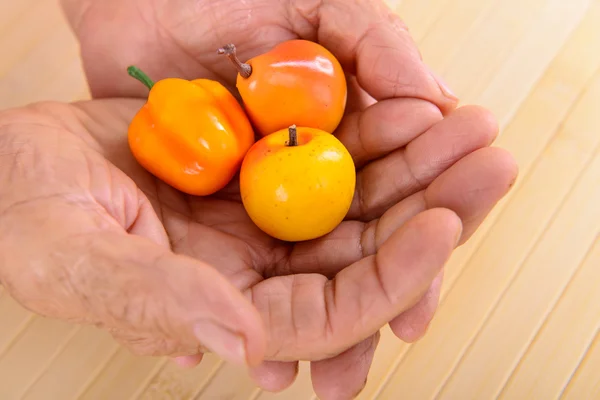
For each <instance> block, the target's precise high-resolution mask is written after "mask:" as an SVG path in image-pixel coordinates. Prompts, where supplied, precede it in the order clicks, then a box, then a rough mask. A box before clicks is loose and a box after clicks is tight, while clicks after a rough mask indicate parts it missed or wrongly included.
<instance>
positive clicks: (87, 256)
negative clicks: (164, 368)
mask: <svg viewBox="0 0 600 400" xmlns="http://www.w3.org/2000/svg"><path fill="white" fill-rule="evenodd" d="M71 197H72V199H71V200H66V199H65V198H62V196H55V197H52V198H49V199H44V202H43V203H38V202H35V201H34V202H22V203H19V204H15V205H13V206H12V207H11V208H9V209H8V211H5V213H4V214H3V224H4V222H6V226H13V227H19V229H18V230H15V231H14V232H13V233H12V234H10V235H2V239H3V240H2V241H1V242H0V248H11V247H12V248H14V249H22V248H23V247H22V246H20V244H21V243H22V242H24V241H26V242H27V243H29V248H28V250H27V251H26V252H24V251H11V252H5V251H2V252H0V253H3V257H2V260H0V261H1V262H0V265H14V266H20V268H2V271H1V275H2V276H1V277H0V278H1V279H2V281H3V282H5V283H8V284H7V287H8V288H10V291H11V292H12V293H13V295H14V296H15V298H16V299H17V301H19V302H20V303H21V304H23V305H24V306H25V307H27V308H29V309H31V310H33V311H34V312H36V313H39V314H42V315H46V316H49V317H54V318H60V319H66V320H71V321H77V322H83V323H91V324H95V325H98V326H101V327H103V328H105V329H107V330H109V331H110V332H113V333H115V335H116V336H118V337H120V338H122V339H125V340H128V341H129V344H130V346H129V347H130V348H131V350H132V351H134V352H135V353H137V354H142V355H159V356H162V355H165V356H172V355H192V354H194V353H197V350H198V348H199V346H200V345H202V346H205V347H206V348H208V349H209V350H211V351H212V352H215V353H217V354H218V355H220V356H221V357H223V358H225V359H227V360H229V361H231V362H233V363H237V364H250V365H254V364H256V363H258V362H260V361H261V360H262V358H263V355H264V351H265V347H266V343H265V342H266V339H265V337H266V334H265V331H264V326H263V324H262V321H261V317H260V315H259V314H258V312H257V310H256V309H255V308H254V307H253V306H252V304H251V303H250V302H249V301H248V300H247V299H246V298H245V297H244V296H243V295H242V293H241V292H240V291H239V290H238V289H236V288H235V287H234V286H232V285H231V284H230V283H229V282H228V281H227V279H226V278H225V277H224V276H222V275H221V274H220V273H219V272H218V271H217V270H215V269H214V268H212V267H210V266H209V265H207V264H204V263H202V262H199V261H197V260H194V259H192V258H189V257H184V256H180V255H175V254H173V253H172V252H170V250H169V249H168V248H164V247H161V246H158V245H157V244H155V243H154V242H153V241H151V240H150V239H147V238H142V237H138V236H134V235H130V234H127V233H125V232H123V231H122V230H120V227H119V228H117V226H118V224H117V223H115V222H112V223H111V222H110V221H112V219H111V218H110V217H109V216H108V214H106V212H105V211H104V210H103V209H102V208H101V207H100V206H98V205H97V204H95V203H87V199H84V198H81V199H80V198H78V197H77V196H71ZM71 197H67V198H71ZM77 199H79V200H77ZM76 201H77V203H76V204H75V203H74V202H76ZM42 204H43V206H41V205H42ZM65 216H68V218H65ZM3 226H4V225H3ZM82 227H85V229H84V230H82ZM49 230H51V232H50V231H49ZM4 246H7V247H4ZM4 253H6V254H4ZM32 254H35V260H33V259H32V258H31V255H32ZM32 262H34V263H35V264H32ZM33 265H38V266H39V267H34V266H33Z"/></svg>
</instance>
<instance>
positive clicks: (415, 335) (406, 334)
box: [389, 270, 444, 343]
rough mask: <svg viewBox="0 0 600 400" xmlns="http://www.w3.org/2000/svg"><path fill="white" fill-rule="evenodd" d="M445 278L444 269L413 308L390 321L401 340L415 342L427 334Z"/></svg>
mask: <svg viewBox="0 0 600 400" xmlns="http://www.w3.org/2000/svg"><path fill="white" fill-rule="evenodd" d="M443 278H444V272H443V270H442V272H440V273H439V275H438V276H437V277H436V278H435V279H434V280H433V283H432V284H431V286H430V287H429V290H427V293H425V296H423V298H421V300H419V302H418V303H417V304H416V305H415V306H414V307H413V308H411V309H410V310H408V311H406V312H404V313H402V314H400V315H399V316H397V317H396V318H394V319H393V320H391V321H390V324H389V325H390V328H391V330H392V332H394V334H395V335H396V336H397V337H398V338H399V339H400V340H403V341H405V342H407V343H413V342H416V341H417V340H419V339H420V338H422V337H423V335H425V333H426V332H427V328H428V327H429V324H430V323H431V320H432V319H433V316H434V315H435V312H436V310H437V307H438V302H439V299H440V292H441V289H442V281H443Z"/></svg>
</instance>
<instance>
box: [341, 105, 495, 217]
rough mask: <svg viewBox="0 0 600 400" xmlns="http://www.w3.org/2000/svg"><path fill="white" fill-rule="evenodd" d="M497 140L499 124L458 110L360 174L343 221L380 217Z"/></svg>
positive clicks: (478, 111)
mask: <svg viewBox="0 0 600 400" xmlns="http://www.w3.org/2000/svg"><path fill="white" fill-rule="evenodd" d="M497 134H498V123H497V121H496V119H495V118H494V116H493V115H492V114H491V113H490V112H489V111H487V110H485V109H483V108H481V107H477V106H465V107H462V108H460V109H458V110H456V111H455V112H454V113H452V114H451V115H449V116H448V117H447V118H445V119H444V120H442V121H440V122H439V123H437V124H435V125H434V126H433V127H431V129H429V130H428V131H427V132H425V133H424V134H422V135H420V136H419V137H417V138H416V139H414V140H413V141H411V142H410V143H409V144H408V145H407V146H406V147H405V148H401V149H398V150H396V151H394V152H393V153H391V154H389V155H388V156H386V157H384V158H382V159H380V160H377V161H374V162H371V163H369V164H368V165H366V166H365V167H364V168H363V169H362V170H361V171H359V173H358V174H357V180H356V191H355V196H354V199H353V202H352V205H351V208H350V211H349V213H348V216H347V219H360V220H362V221H370V220H372V219H374V218H378V217H380V216H381V215H382V214H383V213H384V212H385V211H386V210H387V209H389V208H390V207H391V206H393V205H394V204H396V203H398V202H399V201H400V200H402V199H404V198H405V197H408V196H410V195H412V194H414V193H416V192H418V191H419V190H422V189H424V188H426V187H427V186H428V185H429V184H430V183H431V182H433V180H434V179H435V178H436V177H438V176H439V175H440V174H441V173H442V172H444V171H445V170H446V169H448V168H449V167H450V166H452V165H453V164H454V163H456V162H457V161H458V160H460V159H462V158H463V157H464V156H466V155H467V154H470V153H472V152H473V151H475V150H477V149H480V148H482V147H485V146H488V145H490V144H491V143H492V141H493V140H494V139H495V137H496V136H497Z"/></svg>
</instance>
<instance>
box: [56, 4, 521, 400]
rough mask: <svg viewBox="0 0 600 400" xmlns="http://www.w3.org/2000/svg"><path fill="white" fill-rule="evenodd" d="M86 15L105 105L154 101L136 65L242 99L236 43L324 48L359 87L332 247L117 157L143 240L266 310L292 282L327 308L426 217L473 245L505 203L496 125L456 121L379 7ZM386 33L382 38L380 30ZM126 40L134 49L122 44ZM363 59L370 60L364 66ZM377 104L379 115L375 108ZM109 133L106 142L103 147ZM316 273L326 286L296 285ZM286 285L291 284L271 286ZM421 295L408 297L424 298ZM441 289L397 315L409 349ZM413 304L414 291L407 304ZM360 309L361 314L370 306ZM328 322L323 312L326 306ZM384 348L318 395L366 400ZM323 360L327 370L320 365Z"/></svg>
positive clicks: (320, 372) (124, 10) (347, 125)
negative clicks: (135, 201) (455, 226)
mask: <svg viewBox="0 0 600 400" xmlns="http://www.w3.org/2000/svg"><path fill="white" fill-rule="evenodd" d="M64 1H65V2H66V3H68V2H69V1H73V0H64ZM90 4H92V5H91V6H90V7H89V8H88V10H87V11H88V12H86V13H82V14H81V15H80V17H81V18H77V17H78V15H72V16H71V17H72V18H71V19H72V21H75V23H74V25H75V28H76V31H77V33H78V36H79V38H80V40H81V42H82V52H83V58H84V65H85V68H86V72H87V74H88V78H89V79H90V85H91V88H92V93H93V94H94V95H95V96H96V97H107V96H115V95H119V96H123V95H124V96H130V97H134V96H135V97H143V96H145V95H146V92H145V90H144V88H143V87H141V86H140V85H139V84H138V83H137V82H134V81H133V80H131V79H130V78H128V77H127V76H126V74H125V73H124V71H125V68H126V67H127V66H128V65H129V64H137V65H139V66H140V67H142V68H143V69H144V70H145V71H147V72H148V73H149V74H150V75H151V76H152V77H153V78H154V79H160V78H164V77H171V76H180V77H187V78H196V77H208V78H212V79H218V80H220V81H221V82H223V83H225V84H226V85H228V86H229V88H230V89H232V91H234V92H235V90H234V86H233V82H234V78H235V71H234V70H233V68H232V67H231V66H230V65H229V64H228V61H227V60H226V59H224V58H223V57H219V56H217V55H216V49H217V48H219V47H220V46H222V45H223V44H225V43H229V42H233V43H235V44H236V45H237V47H238V51H239V55H240V58H242V59H248V58H250V57H252V56H254V55H256V54H259V53H261V52H263V51H267V50H268V49H270V48H271V47H272V46H273V45H275V44H276V43H279V42H281V41H284V40H287V39H291V38H296V37H303V38H307V39H312V40H320V41H322V42H325V43H324V44H325V45H326V46H327V47H328V48H329V49H330V50H333V51H334V53H335V54H336V55H337V56H338V58H339V59H340V61H341V62H342V64H343V65H344V67H345V68H346V70H347V72H348V74H349V75H351V76H352V77H351V79H350V83H351V88H350V89H351V98H350V99H349V109H348V114H347V116H346V117H345V119H344V121H343V123H342V125H341V126H340V128H339V130H338V132H336V135H337V136H338V137H339V138H340V139H342V141H343V142H344V143H345V144H346V145H347V147H348V148H349V150H350V151H351V153H352V154H353V155H354V157H355V160H356V162H357V165H358V166H359V168H360V171H359V181H358V189H357V196H356V197H355V202H354V204H353V207H352V210H351V212H350V214H349V216H348V220H347V221H346V222H344V224H342V226H341V227H340V228H339V229H338V230H336V231H335V232H334V233H332V234H331V235H330V236H329V237H328V238H325V239H322V240H317V241H315V242H312V243H306V244H299V245H296V246H290V245H287V244H283V243H281V242H278V241H275V240H272V239H270V238H268V237H266V236H265V235H264V234H262V233H261V232H260V231H258V230H257V229H256V228H255V227H254V226H253V225H252V224H251V223H250V221H249V219H248V218H247V216H246V215H245V213H244V212H243V208H242V207H241V205H240V204H239V202H237V201H236V200H235V198H236V190H235V185H233V186H232V187H231V188H229V189H228V190H226V191H224V192H223V193H221V194H219V195H218V196H213V197H211V198H206V199H197V198H189V197H186V196H182V195H181V194H178V193H176V192H175V191H173V190H171V189H169V188H168V187H166V186H165V185H163V184H160V183H159V182H157V181H156V180H155V179H153V178H152V177H150V176H149V175H147V174H145V173H144V172H143V171H141V170H140V169H139V167H137V166H135V164H134V163H132V160H131V159H129V160H128V161H124V159H121V158H117V159H114V162H115V164H116V165H117V166H118V167H119V168H121V169H122V170H123V171H125V172H126V173H127V174H128V175H129V176H131V177H133V179H134V180H135V181H136V183H137V184H138V185H139V186H140V188H142V190H143V191H144V192H145V193H146V195H147V196H148V198H149V199H151V202H152V204H153V205H154V209H155V210H156V211H157V214H158V216H159V217H158V218H156V217H154V216H151V215H149V214H148V217H147V218H145V219H144V220H140V221H139V224H140V227H142V228H140V230H139V231H138V232H137V233H140V234H145V235H148V233H149V232H158V231H161V229H162V228H160V226H161V225H160V222H162V224H163V225H164V227H165V230H166V235H164V234H163V235H164V236H163V237H162V240H165V241H166V240H168V242H170V244H171V246H172V248H173V249H174V250H175V251H177V252H182V253H185V254H189V255H192V256H194V257H196V258H200V259H203V260H205V261H206V262H208V263H210V264H211V265H213V266H216V267H218V268H220V269H221V271H222V272H223V273H224V274H226V275H227V277H228V278H229V280H230V281H232V282H233V283H234V284H235V285H236V286H237V287H239V288H240V289H248V288H251V287H252V288H254V289H252V291H251V292H256V291H257V290H260V294H261V295H263V296H254V299H257V298H258V299H259V300H258V301H259V302H260V299H261V298H267V299H268V298H276V297H277V296H276V294H278V293H281V292H280V291H281V287H282V286H284V287H285V286H286V285H287V286H288V287H287V292H286V296H287V297H286V300H289V301H290V302H291V300H292V296H291V293H292V292H293V290H292V289H293V286H294V282H296V284H297V283H298V279H297V278H294V276H301V278H300V279H305V278H308V279H310V280H312V281H311V284H310V285H309V286H310V288H311V291H310V292H309V293H311V294H310V295H307V294H304V296H306V299H309V298H311V297H312V298H314V297H315V295H319V292H320V295H321V298H322V297H323V296H322V292H323V285H325V282H326V281H325V280H324V279H323V278H322V276H328V277H332V276H334V275H335V274H336V273H338V272H339V271H341V270H343V269H344V268H346V267H348V266H349V265H351V264H352V263H354V262H357V261H359V260H361V259H369V257H370V256H372V255H373V254H375V253H376V251H377V250H379V249H380V248H381V247H382V246H383V244H384V243H385V242H386V240H387V239H389V238H390V237H391V236H392V234H393V232H395V231H396V230H398V229H402V227H403V226H404V224H405V222H406V221H408V220H409V219H410V218H411V217H413V216H414V215H416V214H418V213H420V212H423V211H424V210H426V209H427V208H432V207H436V206H443V207H447V208H450V209H452V210H454V211H455V212H456V213H457V214H458V215H459V216H460V217H461V218H462V220H463V224H464V226H463V236H462V241H465V240H467V239H468V237H469V236H470V234H471V233H472V232H473V231H474V230H475V229H476V227H477V226H478V224H479V223H480V222H481V220H482V219H483V218H484V217H485V215H486V214H487V212H488V211H489V210H490V209H491V207H492V206H493V205H494V204H495V202H496V201H497V200H498V199H499V198H500V197H502V196H503V195H504V194H505V193H506V190H507V189H508V187H509V186H510V183H511V182H512V180H513V179H514V177H515V175H516V171H515V168H514V164H513V162H512V160H511V159H510V157H508V156H507V155H506V154H505V153H503V152H500V151H498V150H496V149H482V148H483V147H486V146H488V145H489V144H490V142H491V140H492V139H493V137H494V135H495V134H496V126H495V124H494V121H493V120H492V119H491V118H490V116H489V114H488V113H487V112H485V111H484V110H481V109H479V108H474V107H473V108H472V107H468V108H463V109H459V110H458V111H456V112H453V113H450V112H451V111H452V109H453V107H454V105H455V102H454V99H452V98H448V97H446V94H447V93H446V92H445V91H444V88H443V87H440V86H438V83H437V81H436V80H435V78H434V77H432V76H431V75H430V74H429V72H428V70H427V69H426V67H425V66H424V65H422V64H421V63H420V60H419V59H418V52H417V51H416V49H414V47H412V44H411V43H409V39H408V36H407V35H406V33H405V32H404V31H403V26H402V24H401V23H400V22H399V20H398V19H397V18H394V17H392V16H391V15H390V14H389V12H388V11H387V10H386V9H385V8H384V7H383V6H382V4H381V3H379V2H377V1H371V2H355V3H348V2H344V1H334V0H329V1H317V0H315V1H310V0H303V1H294V2H289V4H288V3H286V2H279V1H275V0H249V1H245V2H240V1H233V0H220V1H216V0H215V1H210V2H209V1H206V2H192V1H189V0H170V1H164V0H162V1H161V0H155V1H153V2H152V3H151V5H148V3H147V2H142V1H137V0H134V1H129V2H118V1H116V0H114V1H107V2H103V3H97V2H96V3H95V5H94V4H93V3H90ZM98 4H101V5H98ZM291 5H293V6H291ZM358 9H360V10H358ZM341 15H344V18H342V17H341ZM77 20H78V22H77ZM106 21H111V22H112V23H113V29H111V30H110V31H108V32H105V34H104V35H103V36H101V37H99V36H98V35H97V34H96V32H98V31H99V30H103V28H104V24H105V23H106ZM376 24H379V26H378V27H377V28H373V26H374V25H376ZM352 31H355V32H358V33H357V35H358V37H354V36H353V35H350V34H349V32H352ZM124 37H127V38H128V39H129V40H128V41H123V40H122V38H124ZM114 43H119V44H120V46H114ZM399 49H401V50H400V51H398V50H399ZM361 51H362V53H363V54H362V56H360V55H359V54H357V52H361ZM383 63H385V65H384V64H383ZM386 65H394V66H395V68H389V67H386ZM354 78H356V79H354ZM363 88H364V89H363ZM367 92H368V94H367ZM376 100H378V101H379V102H378V103H377V104H375V105H374V106H372V107H368V106H370V105H372V104H374V103H375V102H376ZM439 110H442V112H443V113H444V114H448V115H447V118H446V119H442V114H441V113H440V111H439ZM122 124H124V122H122ZM105 135H106V132H103V133H101V134H100V135H99V137H100V136H101V137H104V136H105ZM122 155H123V154H121V156H122ZM124 163H126V164H127V165H123V164H124ZM404 227H405V228H406V226H404ZM413 228H414V225H413ZM167 237H168V239H167ZM390 246H391V245H390ZM225 249H226V250H225ZM348 269H351V268H348ZM310 272H317V273H319V274H320V275H321V276H320V277H319V276H316V275H311V276H307V275H294V274H297V273H301V274H302V273H303V274H306V273H310ZM276 275H279V276H281V275H288V277H287V278H286V277H282V278H280V279H271V280H266V281H265V280H264V278H265V277H269V276H276ZM295 279H296V280H295ZM282 282H283V283H284V284H283V285H282ZM438 283H439V282H438ZM418 286H419V285H418V284H416V285H415V287H414V288H411V290H409V291H407V292H412V294H414V293H418V292H419V291H420V288H419V287H418ZM296 289H298V287H297V286H296ZM296 291H297V290H296ZM432 291H433V292H432V295H431V296H425V298H424V299H423V300H422V301H421V302H420V303H419V304H417V306H416V307H415V308H413V309H412V310H409V311H407V312H405V313H404V314H402V313H401V312H400V311H401V310H403V309H402V307H404V309H407V308H408V307H407V306H408V305H410V304H411V303H414V300H415V299H411V301H406V302H405V304H404V305H403V306H402V307H400V306H398V308H397V309H396V314H395V315H392V314H393V313H390V314H389V315H388V316H392V318H391V319H393V316H397V318H395V319H393V320H392V322H391V326H392V328H393V330H394V331H395V332H396V333H397V335H398V336H400V337H401V338H405V339H407V340H413V339H415V338H417V337H418V336H420V335H421V334H422V333H423V331H424V329H425V328H426V326H427V324H428V322H429V319H430V318H431V316H432V314H433V311H434V309H435V304H436V302H437V297H436V291H437V293H439V286H437V287H436V285H434V286H433V289H432ZM251 292H248V293H251ZM253 294H255V293H253ZM412 294H410V293H406V299H408V298H410V297H411V296H412ZM317 298H318V296H317ZM406 299H405V300H406ZM296 301H297V299H296ZM355 305H356V306H359V308H360V304H355ZM262 306H263V307H262V311H263V312H264V311H265V310H269V305H268V304H266V305H265V304H262ZM320 310H321V312H323V313H326V312H327V309H326V308H324V307H321V308H320ZM348 311H350V310H348ZM355 311H359V312H361V311H362V312H368V310H364V309H362V310H355ZM400 314H401V315H400ZM357 315H358V314H357ZM267 317H269V318H271V317H272V315H271V314H269V315H267ZM288 317H289V316H288ZM312 317H313V318H311V319H307V320H306V323H308V326H309V328H308V329H306V330H303V334H306V332H310V333H311V334H310V335H309V336H302V337H299V336H294V335H292V337H294V339H295V340H296V341H297V342H296V343H295V345H292V346H290V345H289V343H287V344H286V346H287V349H288V351H289V349H293V348H296V349H299V348H301V347H303V346H305V343H306V342H310V340H311V339H312V338H314V337H318V335H319V334H320V333H319V329H320V330H321V331H322V328H323V327H322V326H320V327H318V329H317V330H316V331H314V330H313V331H312V332H311V330H310V327H311V326H313V325H312V324H313V323H314V322H315V321H317V322H319V321H322V320H323V319H320V318H318V316H315V315H312ZM358 318H359V319H360V318H361V317H360V315H358ZM345 319H346V320H347V321H345V326H346V328H348V331H351V329H350V328H351V326H352V323H351V321H353V320H354V316H353V315H352V314H350V315H346V316H345ZM389 320H390V318H388V319H387V321H389ZM268 321H269V322H270V323H272V324H275V322H281V321H273V320H271V319H268ZM311 321H312V322H311ZM382 321H383V319H382ZM288 322H289V321H288ZM292 322H293V321H292ZM292 326H296V327H298V326H300V327H301V325H298V324H296V325H294V324H292ZM272 329H273V327H272ZM274 330H275V331H277V329H276V328H275V329H274ZM279 333H280V334H281V333H283V334H289V333H290V331H289V330H288V331H285V330H284V331H283V332H282V331H279ZM363 333H365V332H363ZM358 336H360V335H358ZM358 336H356V335H355V336H353V337H352V338H350V337H347V338H346V339H347V340H346V341H342V342H340V343H338V344H337V345H335V346H332V345H331V344H330V343H329V344H326V345H325V344H324V345H323V348H322V349H325V348H328V349H329V350H330V351H331V352H332V354H331V355H335V354H338V353H339V352H340V351H342V350H344V349H345V348H346V347H347V345H348V344H349V343H350V342H351V339H357V337H358ZM375 345H376V340H365V342H363V343H362V344H361V345H358V346H356V347H354V348H353V349H351V350H348V351H347V352H346V353H344V354H342V355H340V356H338V357H335V358H333V359H331V360H325V361H321V362H317V363H315V368H314V370H313V379H314V380H316V381H317V382H316V384H317V385H319V386H320V387H321V388H322V389H321V390H328V389H326V388H325V389H323V388H324V387H325V386H328V385H329V386H331V385H332V384H331V382H328V379H327V376H330V377H331V376H335V375H336V374H337V375H338V376H337V381H338V382H340V384H341V385H346V386H347V387H346V389H347V390H350V391H353V390H356V389H357V387H356V385H357V382H358V383H359V384H360V382H362V381H363V379H364V375H365V374H366V372H367V370H368V363H370V356H367V357H363V353H367V354H371V355H372V351H373V349H374V347H375ZM361 346H362V348H361ZM309 347H310V346H309ZM322 349H321V350H322ZM278 350H279V349H276V350H274V351H275V352H276V353H277V352H278ZM312 350H313V351H314V350H316V349H314V348H313V349H312ZM303 351H304V352H302V351H298V352H297V353H296V354H291V353H288V354H284V353H279V354H275V353H273V354H271V355H277V356H280V358H279V357H277V358H278V359H292V360H293V359H296V358H295V357H294V356H298V358H308V359H310V358H311V356H310V354H309V352H307V348H304V349H303ZM317 353H318V352H316V353H315V355H317ZM316 358H323V354H320V355H319V356H318V357H316ZM353 358H354V359H360V360H362V362H363V364H362V365H359V364H360V363H359V364H357V365H354V366H352V367H350V368H348V365H347V364H349V363H348V361H352V359H353ZM365 364H366V365H365ZM264 368H266V371H265V370H264ZM290 368H291V369H290ZM269 370H275V371H278V373H279V374H280V375H281V376H285V375H286V373H285V371H287V376H288V378H282V379H283V381H285V382H284V383H283V385H285V384H287V383H289V376H291V375H293V374H292V372H290V371H291V370H293V364H269V363H267V364H265V366H263V370H262V372H261V371H258V372H260V373H259V374H258V375H261V374H262V373H264V372H269ZM282 371H283V372H282ZM329 374H331V375H329ZM267 375H268V374H267ZM258 379H261V377H260V376H258ZM351 382H353V383H351ZM270 385H271V386H273V383H272V382H271V383H270ZM281 385H282V383H279V384H277V383H276V384H275V386H276V387H278V386H281ZM334 386H336V385H334Z"/></svg>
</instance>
